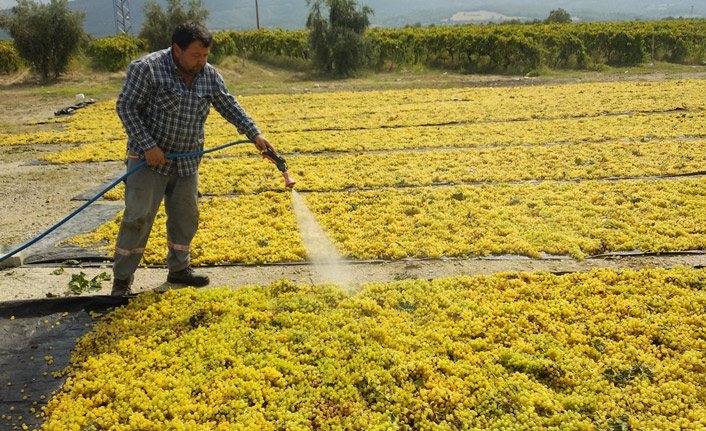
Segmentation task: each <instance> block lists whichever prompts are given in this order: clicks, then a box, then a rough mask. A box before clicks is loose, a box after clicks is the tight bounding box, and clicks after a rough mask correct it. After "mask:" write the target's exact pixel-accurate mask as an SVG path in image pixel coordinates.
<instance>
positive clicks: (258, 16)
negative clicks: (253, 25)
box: [255, 0, 260, 30]
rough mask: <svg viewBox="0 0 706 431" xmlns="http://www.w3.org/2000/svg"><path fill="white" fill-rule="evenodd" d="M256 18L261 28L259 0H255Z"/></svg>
mask: <svg viewBox="0 0 706 431" xmlns="http://www.w3.org/2000/svg"><path fill="white" fill-rule="evenodd" d="M255 19H256V20H257V29H258V30H260V9H259V8H258V7H257V0H255Z"/></svg>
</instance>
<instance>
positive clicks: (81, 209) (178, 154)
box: [0, 139, 255, 262]
mask: <svg viewBox="0 0 706 431" xmlns="http://www.w3.org/2000/svg"><path fill="white" fill-rule="evenodd" d="M245 143H250V144H254V143H255V142H253V141H251V140H249V139H243V140H240V141H235V142H230V143H228V144H223V145H221V146H220V147H215V148H210V149H208V150H203V151H195V152H193V153H175V154H167V155H165V156H164V157H166V158H167V159H176V158H178V157H187V156H200V155H203V154H207V153H211V152H213V151H218V150H222V149H224V148H227V147H230V146H233V145H238V144H245ZM146 164H147V162H144V161H143V162H142V163H140V164H139V165H137V166H135V167H134V168H132V169H130V170H129V171H128V172H127V173H126V174H125V175H123V176H122V177H120V178H118V179H117V180H115V181H113V182H112V183H111V184H110V185H109V186H108V187H106V188H105V189H104V190H103V191H101V192H100V193H98V194H97V195H95V196H94V197H92V198H91V199H90V200H89V201H88V202H86V203H85V204H83V205H81V207H80V208H78V209H77V210H76V211H74V212H72V213H71V214H69V215H68V216H66V217H65V218H64V219H63V220H61V221H60V222H59V223H57V224H55V225H54V226H52V227H50V228H49V229H47V230H46V231H45V232H44V233H42V234H41V235H39V236H37V237H36V238H34V239H33V240H31V241H29V242H27V243H26V244H24V245H23V246H21V247H19V248H18V249H16V250H13V251H11V252H10V253H8V254H6V255H4V256H2V257H0V262H2V261H4V260H5V259H7V258H9V257H11V256H14V255H15V254H17V253H19V252H21V251H22V250H24V249H26V248H27V247H29V246H31V245H33V244H34V243H36V242H37V241H39V240H41V239H42V238H44V237H45V236H47V235H49V234H50V233H52V232H54V231H55V230H56V229H57V228H58V227H59V226H61V225H63V224H64V223H66V222H67V221H69V220H71V219H72V218H73V217H74V216H75V215H76V214H78V213H80V212H81V211H83V210H85V209H86V207H88V206H89V205H90V204H92V203H93V202H95V201H97V200H98V199H99V198H100V197H101V196H103V195H104V194H106V193H107V192H108V190H110V189H112V188H113V187H115V186H117V185H118V184H120V183H121V182H122V181H123V180H124V179H125V178H127V177H129V176H130V175H132V174H133V173H135V172H136V171H138V170H139V169H141V168H142V167H143V166H145V165H146Z"/></svg>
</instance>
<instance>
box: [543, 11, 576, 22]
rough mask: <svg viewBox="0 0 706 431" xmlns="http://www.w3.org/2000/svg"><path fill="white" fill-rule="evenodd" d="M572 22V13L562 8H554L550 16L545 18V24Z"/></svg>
mask: <svg viewBox="0 0 706 431" xmlns="http://www.w3.org/2000/svg"><path fill="white" fill-rule="evenodd" d="M570 22H571V15H569V12H567V11H565V10H564V9H562V8H559V9H554V10H553V11H551V12H549V16H548V17H547V19H545V20H544V23H545V24H551V23H559V24H569V23H570Z"/></svg>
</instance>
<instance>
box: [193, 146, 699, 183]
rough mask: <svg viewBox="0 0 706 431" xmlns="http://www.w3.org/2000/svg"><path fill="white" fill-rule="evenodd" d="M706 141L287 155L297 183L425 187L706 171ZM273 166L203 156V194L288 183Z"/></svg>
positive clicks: (240, 159) (250, 159)
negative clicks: (442, 184) (705, 169)
mask: <svg viewBox="0 0 706 431" xmlns="http://www.w3.org/2000/svg"><path fill="white" fill-rule="evenodd" d="M704 148H706V140H704V139H694V140H688V141H650V142H646V143H621V142H606V143H599V144H581V145H573V144H570V145H552V146H532V147H498V148H488V149H460V150H453V149H444V150H433V151H401V152H391V153H359V154H345V155H328V156H316V155H305V156H304V155H303V156H292V157H288V158H287V160H288V162H289V164H290V166H292V167H294V168H293V169H291V172H290V173H291V175H292V176H293V177H294V178H295V179H296V181H297V186H296V187H297V189H299V190H307V191H331V190H340V189H346V188H380V187H395V186H418V185H432V184H439V183H447V184H461V183H467V182H513V181H525V180H574V179H595V178H606V177H644V176H658V175H676V174H686V173H693V172H700V171H703V170H704V167H705V166H706V151H704V150H703V149H704ZM282 184H283V183H282V177H281V176H280V175H278V174H277V171H276V170H275V168H274V166H273V165H272V164H269V163H263V162H262V160H261V159H260V160H258V159H255V158H239V159H210V160H206V161H204V162H203V167H202V169H201V176H200V187H201V192H202V193H204V194H212V195H224V194H229V193H246V194H247V193H257V192H259V191H261V190H271V189H281V187H282Z"/></svg>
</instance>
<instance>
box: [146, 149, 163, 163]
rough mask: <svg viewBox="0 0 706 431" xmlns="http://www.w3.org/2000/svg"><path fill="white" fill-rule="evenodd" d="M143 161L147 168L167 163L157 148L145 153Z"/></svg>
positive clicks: (160, 150)
mask: <svg viewBox="0 0 706 431" xmlns="http://www.w3.org/2000/svg"><path fill="white" fill-rule="evenodd" d="M145 161H146V162H147V165H148V166H159V165H163V164H165V163H167V159H166V158H165V157H164V151H162V149H161V148H159V147H154V148H152V149H150V150H147V151H145Z"/></svg>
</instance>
